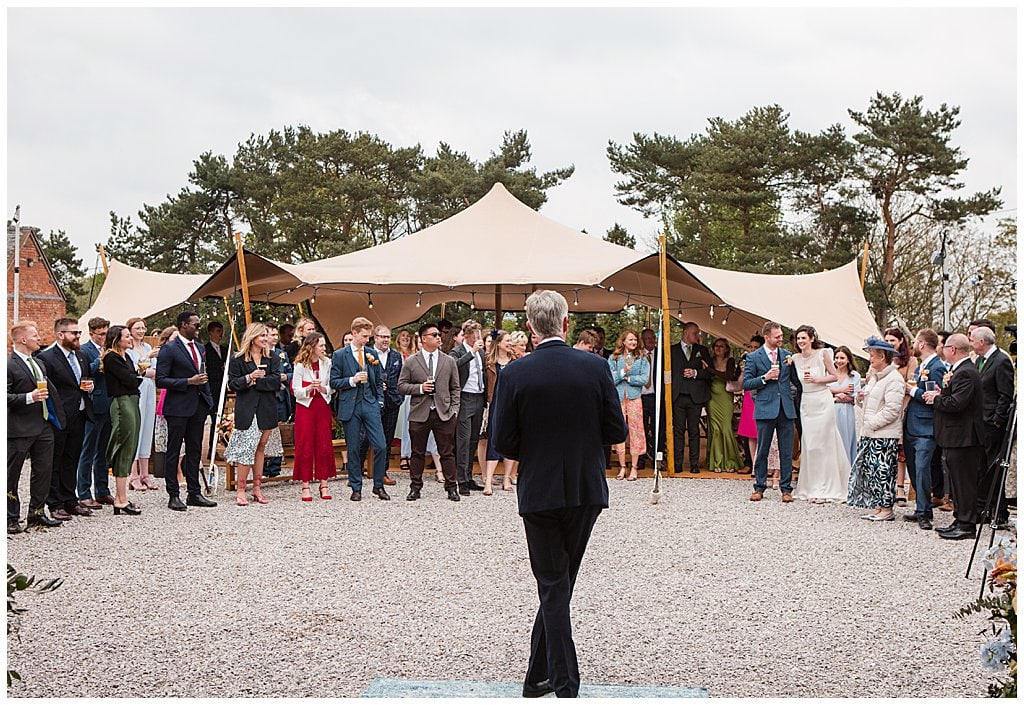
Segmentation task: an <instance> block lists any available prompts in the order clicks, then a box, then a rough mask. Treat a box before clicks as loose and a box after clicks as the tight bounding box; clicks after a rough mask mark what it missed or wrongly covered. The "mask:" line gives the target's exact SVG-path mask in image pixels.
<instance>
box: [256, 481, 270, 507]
mask: <svg viewBox="0 0 1024 705" xmlns="http://www.w3.org/2000/svg"><path fill="white" fill-rule="evenodd" d="M262 485H263V483H262V482H261V481H259V480H256V481H255V482H253V483H252V498H253V499H254V500H256V501H257V502H259V503H260V504H270V502H268V501H267V498H266V497H264V496H263V490H262V489H261V486H262Z"/></svg>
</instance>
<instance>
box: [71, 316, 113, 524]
mask: <svg viewBox="0 0 1024 705" xmlns="http://www.w3.org/2000/svg"><path fill="white" fill-rule="evenodd" d="M109 327H110V321H108V320H107V319H106V318H100V317H98V316H97V317H95V318H90V319H89V338H88V340H86V341H85V342H84V343H82V346H81V351H82V353H83V354H84V355H85V357H86V359H87V360H88V361H89V375H90V376H91V377H92V381H93V389H92V393H91V394H90V395H89V396H90V398H91V400H92V415H91V416H90V417H89V418H87V419H86V421H85V432H84V435H83V438H82V454H81V457H80V458H79V460H78V501H79V502H80V503H81V505H82V506H83V507H85V508H86V509H90V510H91V509H99V508H100V507H102V506H103V505H104V504H113V503H114V498H113V496H111V494H110V485H109V479H108V478H109V473H108V471H107V468H108V466H107V444H108V443H109V442H110V397H109V396H107V380H106V377H105V376H104V375H103V373H102V372H100V354H101V352H102V351H103V344H104V342H105V340H106V337H107V329H108V328H109ZM93 488H95V492H96V498H95V499H93Z"/></svg>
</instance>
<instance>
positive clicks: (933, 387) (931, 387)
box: [924, 382, 939, 392]
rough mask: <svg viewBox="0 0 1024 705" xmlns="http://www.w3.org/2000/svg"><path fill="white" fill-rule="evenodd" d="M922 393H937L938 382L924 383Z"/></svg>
mask: <svg viewBox="0 0 1024 705" xmlns="http://www.w3.org/2000/svg"><path fill="white" fill-rule="evenodd" d="M924 391H926V392H937V391H939V383H938V382H925V383H924Z"/></svg>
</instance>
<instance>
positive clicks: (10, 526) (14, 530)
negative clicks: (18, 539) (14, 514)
mask: <svg viewBox="0 0 1024 705" xmlns="http://www.w3.org/2000/svg"><path fill="white" fill-rule="evenodd" d="M22 531H24V529H23V528H21V522H18V521H9V522H7V533H8V534H20V533H21V532H22Z"/></svg>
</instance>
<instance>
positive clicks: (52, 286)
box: [5, 226, 67, 346]
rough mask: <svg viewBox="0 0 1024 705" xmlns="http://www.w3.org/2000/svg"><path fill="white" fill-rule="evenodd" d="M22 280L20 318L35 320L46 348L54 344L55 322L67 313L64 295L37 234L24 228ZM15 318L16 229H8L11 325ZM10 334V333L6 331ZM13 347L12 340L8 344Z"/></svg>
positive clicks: (19, 306) (9, 311) (19, 298)
mask: <svg viewBox="0 0 1024 705" xmlns="http://www.w3.org/2000/svg"><path fill="white" fill-rule="evenodd" d="M20 274H21V277H20V280H19V282H18V286H19V295H18V317H19V318H21V319H22V320H26V319H27V320H30V321H35V322H36V324H37V325H38V326H39V335H40V337H42V339H43V344H44V345H49V344H50V343H52V342H53V338H54V336H53V322H54V321H55V320H57V319H58V318H63V317H64V316H65V314H66V311H67V301H66V300H65V298H64V292H63V291H61V289H60V285H58V284H57V279H56V277H54V276H53V271H52V270H51V269H50V264H49V262H47V261H46V257H45V256H44V255H43V252H42V248H41V247H40V246H39V240H38V238H37V237H36V234H35V231H34V230H33V229H32V228H30V227H28V226H22V228H21V272H20ZM13 317H14V228H13V227H8V228H7V324H8V326H10V324H11V323H12V322H13ZM5 333H6V331H5ZM8 346H9V341H8Z"/></svg>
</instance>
